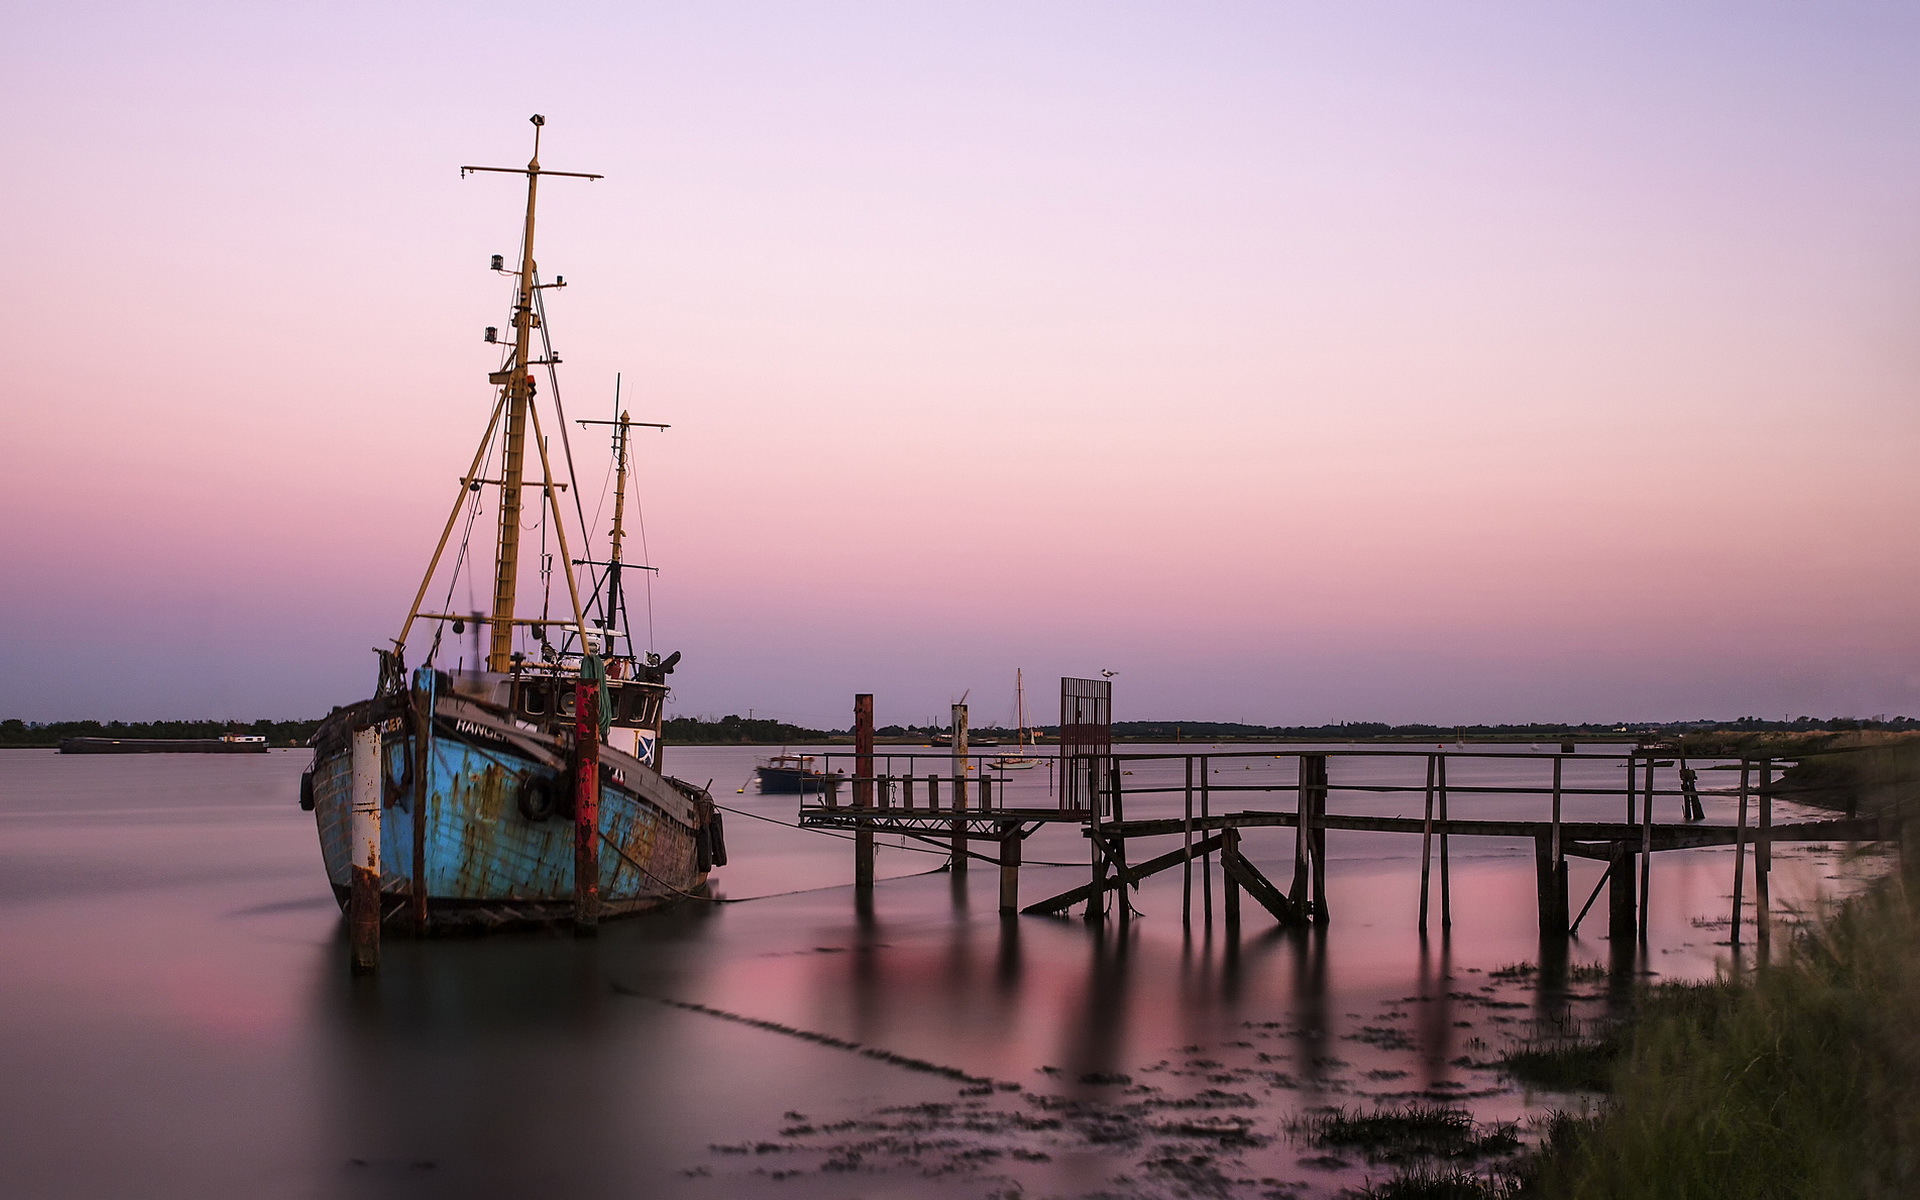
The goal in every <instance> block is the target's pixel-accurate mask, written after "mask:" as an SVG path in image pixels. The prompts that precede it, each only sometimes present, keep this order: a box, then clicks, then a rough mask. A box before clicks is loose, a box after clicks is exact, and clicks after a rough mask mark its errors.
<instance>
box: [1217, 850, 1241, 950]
mask: <svg viewBox="0 0 1920 1200" xmlns="http://www.w3.org/2000/svg"><path fill="white" fill-rule="evenodd" d="M1221 842H1222V844H1221V847H1220V861H1221V862H1222V863H1225V862H1230V861H1231V860H1232V859H1235V858H1238V857H1239V856H1240V831H1239V830H1238V829H1235V828H1234V827H1233V826H1231V825H1229V826H1227V827H1226V829H1224V830H1222V831H1221ZM1220 874H1221V884H1222V886H1223V887H1224V888H1225V889H1226V892H1225V895H1224V896H1223V899H1224V900H1225V901H1226V906H1227V937H1228V938H1229V939H1233V938H1238V937H1239V936H1240V885H1239V884H1237V883H1235V882H1234V881H1233V872H1232V871H1222V872H1221V873H1220Z"/></svg>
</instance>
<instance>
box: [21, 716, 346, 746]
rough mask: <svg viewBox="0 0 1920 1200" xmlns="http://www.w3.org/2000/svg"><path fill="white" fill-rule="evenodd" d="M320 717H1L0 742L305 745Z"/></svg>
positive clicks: (30, 744) (318, 724)
mask: <svg viewBox="0 0 1920 1200" xmlns="http://www.w3.org/2000/svg"><path fill="white" fill-rule="evenodd" d="M318 728H320V718H318V717H315V718H314V719H313V720H311V721H268V720H264V719H263V720H259V721H253V722H241V721H131V722H129V721H49V722H45V723H42V722H39V721H19V720H10V721H0V746H58V745H59V744H60V742H61V740H62V739H63V738H70V737H111V738H217V737H222V736H224V735H226V734H229V733H233V734H243V735H246V736H250V737H263V738H266V739H267V744H268V745H270V746H304V745H306V744H307V739H308V738H310V737H312V736H313V731H314V730H316V729H318Z"/></svg>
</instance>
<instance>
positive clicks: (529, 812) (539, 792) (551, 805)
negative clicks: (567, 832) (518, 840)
mask: <svg viewBox="0 0 1920 1200" xmlns="http://www.w3.org/2000/svg"><path fill="white" fill-rule="evenodd" d="M519 803H520V815H521V816H523V817H525V818H526V819H527V820H529V821H533V822H535V823H538V822H540V821H544V820H546V819H547V818H548V817H551V816H553V815H554V814H555V813H557V812H559V811H560V803H559V799H558V797H556V796H555V794H554V785H553V780H551V779H548V778H547V777H546V776H545V775H529V776H527V777H526V778H525V779H523V780H521V781H520V795H519Z"/></svg>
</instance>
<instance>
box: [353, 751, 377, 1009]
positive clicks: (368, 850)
mask: <svg viewBox="0 0 1920 1200" xmlns="http://www.w3.org/2000/svg"><path fill="white" fill-rule="evenodd" d="M351 762H352V770H353V808H352V814H351V818H350V819H351V821H352V824H351V827H350V828H351V838H350V845H351V848H352V850H351V862H352V864H353V882H352V885H351V889H350V890H349V892H348V893H347V928H348V933H349V937H350V939H351V941H352V947H353V953H352V960H351V961H352V966H353V973H354V974H355V975H364V974H367V973H369V972H372V971H375V970H378V969H379V967H380V789H381V785H382V783H383V782H384V781H383V780H382V779H381V776H382V775H384V774H385V773H386V764H385V763H384V762H382V761H381V760H380V729H379V727H378V726H376V725H369V726H367V727H366V728H365V729H356V730H354V731H353V752H352V759H351Z"/></svg>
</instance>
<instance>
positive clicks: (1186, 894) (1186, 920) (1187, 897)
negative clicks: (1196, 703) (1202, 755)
mask: <svg viewBox="0 0 1920 1200" xmlns="http://www.w3.org/2000/svg"><path fill="white" fill-rule="evenodd" d="M1184 811H1185V813H1186V815H1185V816H1184V817H1182V818H1181V824H1180V847H1181V850H1182V852H1183V853H1185V855H1186V861H1184V862H1183V863H1181V864H1180V871H1181V886H1180V923H1181V924H1182V925H1191V924H1193V755H1191V754H1189V755H1187V790H1186V809H1185V810H1184Z"/></svg>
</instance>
